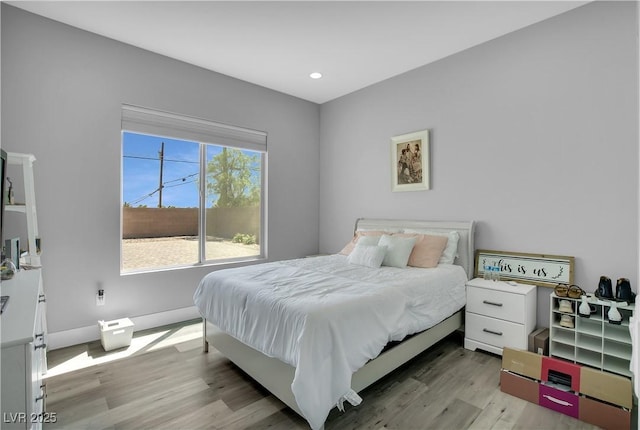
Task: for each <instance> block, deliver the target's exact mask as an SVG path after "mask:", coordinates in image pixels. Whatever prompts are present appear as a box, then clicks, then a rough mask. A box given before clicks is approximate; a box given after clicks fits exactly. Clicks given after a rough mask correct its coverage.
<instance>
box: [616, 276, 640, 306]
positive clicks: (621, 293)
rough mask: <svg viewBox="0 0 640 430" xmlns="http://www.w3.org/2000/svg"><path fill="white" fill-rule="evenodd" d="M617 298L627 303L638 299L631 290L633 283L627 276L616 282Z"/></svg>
mask: <svg viewBox="0 0 640 430" xmlns="http://www.w3.org/2000/svg"><path fill="white" fill-rule="evenodd" d="M616 300H618V301H620V302H627V303H633V302H635V301H636V295H635V293H634V292H633V291H631V283H630V282H629V280H628V279H627V278H620V279H618V282H617V284H616Z"/></svg>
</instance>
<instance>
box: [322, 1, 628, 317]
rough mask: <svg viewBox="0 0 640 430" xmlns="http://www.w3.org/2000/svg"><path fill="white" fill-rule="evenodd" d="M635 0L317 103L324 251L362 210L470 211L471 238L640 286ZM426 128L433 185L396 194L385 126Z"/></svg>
mask: <svg viewBox="0 0 640 430" xmlns="http://www.w3.org/2000/svg"><path fill="white" fill-rule="evenodd" d="M636 7H637V6H636V4H635V2H615V3H609V2H607V3H594V4H589V5H586V6H583V7H580V8H577V9H575V10H573V11H570V12H567V13H565V14H563V15H560V16H557V17H554V18H552V19H549V20H547V21H544V22H542V23H539V24H536V25H533V26H530V27H527V28H525V29H523V30H520V31H518V32H515V33H511V34H508V35H506V36H504V37H501V38H498V39H495V40H493V41H490V42H488V43H485V44H483V45H480V46H478V47H475V48H473V49H469V50H467V51H464V52H462V53H459V54H457V55H453V56H451V57H448V58H445V59H443V60H441V61H438V62H436V63H433V64H431V65H427V66H425V67H422V68H419V69H416V70H414V71H411V72H409V73H406V74H404V75H401V76H398V77H395V78H392V79H389V80H387V81H385V82H383V83H380V84H377V85H374V86H371V87H369V88H366V89H363V90H361V91H358V92H355V93H352V94H350V95H347V96H344V97H342V98H340V99H337V100H334V101H332V102H329V103H326V104H324V105H322V107H321V152H320V172H321V173H320V251H321V252H335V251H338V250H340V248H341V247H342V246H343V245H344V244H345V243H346V242H347V240H348V239H349V237H350V235H351V231H352V228H353V221H354V220H355V219H356V218H357V217H361V216H365V217H388V218H397V217H404V218H417V219H474V220H477V221H478V228H477V236H476V245H477V248H484V249H498V250H506V251H520V252H531V253H547V254H559V255H571V256H575V257H576V271H575V281H576V283H577V284H579V285H580V286H582V287H583V288H584V289H585V290H586V291H588V292H591V291H594V290H595V288H596V286H597V283H598V279H599V276H600V275H608V276H610V277H611V278H613V279H617V278H619V277H628V278H630V279H631V283H632V286H633V289H634V290H637V286H638V277H637V273H638V243H637V239H638V39H637V32H638V22H637V14H636ZM421 129H430V130H431V157H432V160H431V163H432V176H431V179H432V190H430V191H422V192H406V193H392V192H391V186H390V183H391V179H390V167H389V160H390V137H391V136H394V135H400V134H404V133H408V132H412V131H417V130H421ZM549 291H550V290H549V289H540V290H539V306H538V309H539V312H538V323H539V324H540V325H545V326H546V325H548V316H547V315H548V294H549Z"/></svg>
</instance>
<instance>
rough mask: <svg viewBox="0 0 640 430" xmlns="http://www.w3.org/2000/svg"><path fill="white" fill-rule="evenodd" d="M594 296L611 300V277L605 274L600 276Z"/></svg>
mask: <svg viewBox="0 0 640 430" xmlns="http://www.w3.org/2000/svg"><path fill="white" fill-rule="evenodd" d="M596 297H597V298H599V299H607V300H613V288H612V287H611V279H610V278H608V277H606V276H600V282H599V283H598V289H597V290H596Z"/></svg>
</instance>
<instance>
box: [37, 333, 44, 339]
mask: <svg viewBox="0 0 640 430" xmlns="http://www.w3.org/2000/svg"><path fill="white" fill-rule="evenodd" d="M39 337H40V338H42V339H44V332H42V333H36V339H37V338H39Z"/></svg>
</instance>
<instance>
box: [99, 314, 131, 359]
mask: <svg viewBox="0 0 640 430" xmlns="http://www.w3.org/2000/svg"><path fill="white" fill-rule="evenodd" d="M98 327H100V342H102V347H103V348H104V350H105V351H111V350H112V349H116V348H124V347H125V346H129V345H131V337H132V336H133V322H132V321H131V320H130V319H129V318H122V319H119V320H113V321H98Z"/></svg>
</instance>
